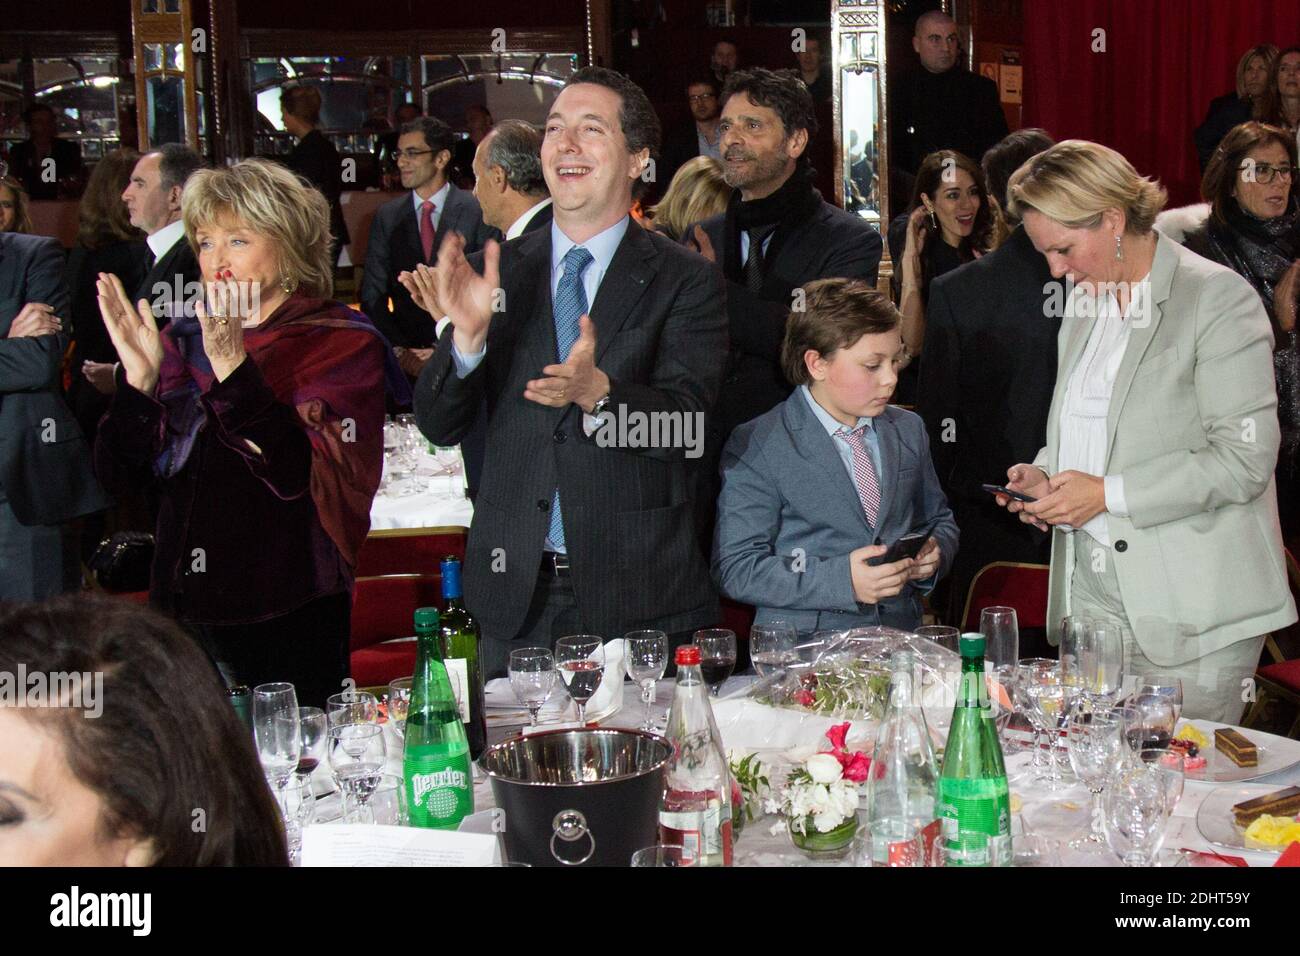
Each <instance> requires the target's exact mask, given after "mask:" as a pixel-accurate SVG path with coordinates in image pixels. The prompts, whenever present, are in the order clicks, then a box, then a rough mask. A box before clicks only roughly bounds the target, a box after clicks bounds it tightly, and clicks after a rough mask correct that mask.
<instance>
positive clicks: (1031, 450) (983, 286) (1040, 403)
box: [917, 130, 1061, 657]
mask: <svg viewBox="0 0 1300 956" xmlns="http://www.w3.org/2000/svg"><path fill="white" fill-rule="evenodd" d="M1051 145H1052V140H1051V138H1050V137H1049V136H1048V135H1047V134H1046V133H1044V132H1043V131H1042V130H1020V131H1018V132H1015V133H1012V134H1011V135H1010V136H1008V137H1007V138H1006V139H1005V140H1003V141H1002V142H1001V143H999V144H997V145H996V146H995V147H994V148H993V149H991V150H989V152H988V154H986V155H985V157H984V172H985V176H986V177H987V179H988V181H989V194H990V195H991V196H993V197H995V198H996V199H997V200H998V202H1000V203H1001V204H1002V208H1003V209H1005V208H1006V186H1007V180H1008V179H1009V178H1010V176H1011V173H1012V172H1013V171H1015V170H1016V169H1017V168H1018V167H1019V166H1020V165H1021V164H1022V163H1024V162H1025V161H1027V160H1028V159H1029V158H1030V157H1032V156H1033V155H1034V154H1036V153H1038V152H1041V151H1042V150H1044V149H1047V148H1048V147H1049V146H1051ZM1051 282H1052V275H1051V271H1050V270H1049V269H1048V266H1047V260H1046V259H1044V258H1043V256H1041V255H1039V253H1038V252H1037V251H1036V250H1035V249H1034V246H1033V243H1032V242H1030V241H1029V237H1028V236H1027V235H1026V234H1025V231H1024V229H1023V228H1019V227H1017V228H1016V230H1015V231H1014V232H1013V233H1012V234H1011V235H1010V237H1008V238H1007V240H1006V241H1005V242H1004V243H1002V245H1000V246H999V247H998V248H997V249H996V250H994V251H993V252H991V253H989V254H988V255H986V256H984V257H982V258H980V259H976V260H975V261H974V262H969V263H967V264H966V265H964V266H961V267H960V268H958V269H954V270H953V271H952V272H949V273H948V274H946V275H942V276H940V277H939V278H937V279H935V280H934V282H933V284H932V285H931V286H930V300H929V303H928V304H927V306H926V311H925V319H926V329H925V346H924V350H923V351H922V353H921V373H920V379H919V382H918V386H917V411H918V412H919V413H920V415H921V417H922V418H923V419H925V424H926V429H927V430H928V432H929V435H930V454H931V457H932V458H933V459H934V468H935V472H936V473H937V474H938V476H939V483H940V484H941V485H942V487H943V490H944V492H945V493H946V494H947V496H948V501H949V502H950V503H951V505H952V509H953V513H954V514H955V515H956V518H957V526H958V527H959V528H961V536H962V548H961V551H959V552H958V554H957V560H956V561H955V562H954V564H953V570H952V574H951V575H950V578H949V581H950V582H951V583H950V586H949V588H948V589H947V590H948V591H949V592H950V594H951V597H950V599H948V600H947V602H946V603H947V605H948V607H947V618H948V620H949V621H950V622H951V623H956V618H957V617H959V616H960V615H961V613H962V609H963V608H964V606H965V602H966V592H967V590H968V589H969V587H970V583H971V581H972V580H973V579H974V577H975V575H976V573H977V572H978V571H979V569H980V568H982V567H984V565H986V564H988V563H989V562H991V561H1023V562H1030V563H1042V564H1046V563H1047V561H1048V557H1049V548H1050V544H1051V541H1050V537H1049V536H1048V535H1046V534H1044V533H1043V532H1041V531H1038V530H1036V529H1035V528H1033V527H1032V526H1031V525H1028V524H1022V523H1021V522H1019V521H1018V520H1011V519H1013V518H1015V516H1014V515H1011V514H1008V513H1007V512H1006V511H1005V510H1004V509H1002V508H999V507H998V506H997V504H996V502H995V500H994V497H993V496H992V495H990V494H989V493H988V492H986V491H984V490H983V488H982V487H981V485H984V484H1001V483H1002V481H1003V477H1002V476H1004V475H1005V474H1006V473H1007V469H1008V468H1009V467H1010V466H1011V465H1014V464H1015V463H1016V462H1021V461H1033V460H1034V455H1036V454H1038V450H1039V449H1040V448H1042V447H1043V445H1044V443H1045V441H1046V436H1047V413H1048V409H1049V407H1050V406H1051V404H1052V389H1053V387H1054V386H1055V384H1056V339H1057V333H1058V332H1059V330H1060V326H1061V319H1060V316H1053V315H1050V314H1049V311H1050V310H1049V309H1047V308H1046V300H1047V296H1048V294H1049V291H1050V286H1049V283H1051ZM936 590H937V593H936V604H935V609H936V610H938V611H940V613H943V612H944V610H945V609H944V607H943V606H942V605H943V603H945V602H944V600H943V599H944V598H946V595H945V594H944V592H943V589H936ZM1032 640H1036V638H1034V637H1032V636H1031V641H1032ZM1032 649H1034V648H1033V646H1032V644H1029V643H1027V641H1026V635H1025V634H1023V633H1022V635H1021V654H1022V656H1026V657H1028V656H1034V655H1033V654H1030V653H1028V651H1029V650H1032ZM1037 649H1038V650H1045V649H1046V645H1042V646H1041V647H1039V648H1037Z"/></svg>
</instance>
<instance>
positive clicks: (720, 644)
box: [692, 627, 736, 697]
mask: <svg viewBox="0 0 1300 956" xmlns="http://www.w3.org/2000/svg"><path fill="white" fill-rule="evenodd" d="M692 641H693V643H694V644H695V646H696V647H698V648H699V649H700V675H701V676H702V677H703V678H704V683H706V684H708V685H709V693H710V694H712V695H713V696H714V697H717V696H718V691H719V690H721V689H722V685H723V684H724V683H725V682H726V680H727V678H728V677H730V676H731V672H732V671H733V670H735V669H736V633H735V632H734V631H728V630H726V629H725V628H720V627H710V628H704V629H703V630H699V631H696V632H695V636H694V638H692Z"/></svg>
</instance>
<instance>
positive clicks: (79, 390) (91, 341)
mask: <svg viewBox="0 0 1300 956" xmlns="http://www.w3.org/2000/svg"><path fill="white" fill-rule="evenodd" d="M148 248H149V247H148V246H147V245H146V244H145V242H144V240H143V239H135V240H125V241H121V242H109V243H105V244H104V245H102V246H100V247H99V248H98V249H88V248H86V247H85V246H82V245H78V246H75V247H73V250H72V253H71V254H70V255H69V256H68V265H67V270H66V272H65V276H66V282H67V288H68V294H69V298H70V300H71V305H70V309H69V314H70V316H71V318H72V323H73V326H74V327H75V328H76V330H77V337H76V345H75V347H74V348H73V352H72V361H71V362H70V363H69V365H70V368H71V372H72V382H71V384H70V385H69V387H68V404H70V405H71V406H72V410H73V413H74V414H76V416H77V421H78V422H79V423H80V424H81V429H82V431H83V432H85V433H86V437H87V438H88V439H91V440H93V439H94V433H95V427H96V426H97V425H98V424H99V419H100V416H102V415H103V414H104V412H106V411H107V410H108V396H107V395H103V394H101V393H100V392H98V391H97V390H96V389H95V387H94V386H93V385H91V384H90V382H88V381H86V377H85V376H84V375H82V374H81V366H82V363H83V362H116V361H117V350H116V349H115V348H113V341H112V339H110V338H109V336H108V329H106V328H105V327H104V318H103V316H101V315H100V314H99V296H98V292H97V291H96V289H95V279H96V277H97V276H98V275H99V273H101V272H111V273H112V274H113V275H115V276H117V277H118V278H119V279H121V280H122V287H123V288H125V289H137V288H139V287H140V284H141V283H142V282H143V281H144V274H145V253H146V251H147V250H148Z"/></svg>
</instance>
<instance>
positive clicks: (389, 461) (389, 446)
mask: <svg viewBox="0 0 1300 956" xmlns="http://www.w3.org/2000/svg"><path fill="white" fill-rule="evenodd" d="M403 431H404V430H403V428H402V426H401V425H399V424H398V423H397V422H395V421H391V420H390V421H386V422H384V475H383V478H384V490H385V491H387V490H388V489H389V488H391V487H392V486H393V485H394V484H396V483H398V482H400V481H402V480H403V479H405V478H406V477H408V475H409V474H410V468H409V466H408V465H407V459H406V454H405V450H404V448H403V439H404V434H403Z"/></svg>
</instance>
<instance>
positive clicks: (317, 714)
mask: <svg viewBox="0 0 1300 956" xmlns="http://www.w3.org/2000/svg"><path fill="white" fill-rule="evenodd" d="M298 727H299V737H300V739H301V740H302V748H301V750H300V752H299V754H298V768H297V776H298V777H299V778H301V779H306V780H310V779H311V775H312V772H313V771H314V770H315V769H316V768H317V767H318V766H320V762H321V761H322V760H324V759H325V751H326V749H327V745H328V743H329V724H328V723H327V722H326V718H325V711H323V710H321V709H320V708H319V707H299V708H298Z"/></svg>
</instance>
